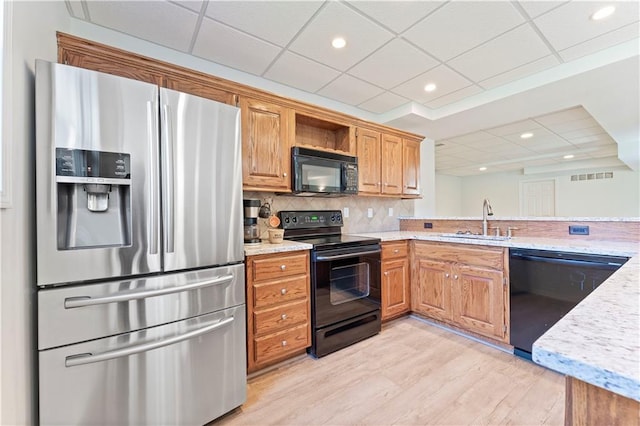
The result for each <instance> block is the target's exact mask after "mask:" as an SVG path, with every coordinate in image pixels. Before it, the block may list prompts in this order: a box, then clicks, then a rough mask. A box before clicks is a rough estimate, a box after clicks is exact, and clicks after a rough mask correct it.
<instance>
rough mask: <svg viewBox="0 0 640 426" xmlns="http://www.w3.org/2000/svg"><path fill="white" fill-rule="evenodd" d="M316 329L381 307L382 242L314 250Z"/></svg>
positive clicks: (314, 312) (313, 292) (313, 322)
mask: <svg viewBox="0 0 640 426" xmlns="http://www.w3.org/2000/svg"><path fill="white" fill-rule="evenodd" d="M311 271H312V274H311V291H312V298H313V303H312V314H313V315H312V325H313V327H314V329H318V328H322V327H325V326H328V325H332V324H335V323H337V322H340V321H344V320H347V319H350V318H353V317H356V316H358V315H362V314H366V313H369V312H372V311H375V310H377V309H380V245H379V244H372V245H367V246H360V247H357V248H354V247H351V248H342V249H340V248H338V249H331V250H324V251H314V252H312V257H311Z"/></svg>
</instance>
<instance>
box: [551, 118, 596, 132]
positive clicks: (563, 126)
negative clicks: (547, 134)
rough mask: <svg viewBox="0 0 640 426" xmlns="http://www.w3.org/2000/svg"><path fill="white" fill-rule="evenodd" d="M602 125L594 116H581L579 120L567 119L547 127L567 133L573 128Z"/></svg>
mask: <svg viewBox="0 0 640 426" xmlns="http://www.w3.org/2000/svg"><path fill="white" fill-rule="evenodd" d="M596 126H600V125H599V124H598V122H597V121H596V120H594V118H593V117H588V118H581V119H579V120H571V121H565V122H562V123H554V124H550V125H548V126H546V127H547V129H549V130H552V131H554V132H556V133H566V132H569V131H571V130H579V129H588V128H590V127H596Z"/></svg>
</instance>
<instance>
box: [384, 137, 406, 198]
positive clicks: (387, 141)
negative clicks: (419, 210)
mask: <svg viewBox="0 0 640 426" xmlns="http://www.w3.org/2000/svg"><path fill="white" fill-rule="evenodd" d="M381 164H382V193H383V194H392V195H400V194H402V138H400V137H398V136H392V135H385V134H383V135H382V162H381Z"/></svg>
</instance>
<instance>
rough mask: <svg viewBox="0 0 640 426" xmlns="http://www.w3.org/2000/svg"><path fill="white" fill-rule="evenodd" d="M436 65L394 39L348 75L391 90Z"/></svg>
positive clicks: (425, 56)
mask: <svg viewBox="0 0 640 426" xmlns="http://www.w3.org/2000/svg"><path fill="white" fill-rule="evenodd" d="M390 64H393V66H389V65H390ZM436 65H438V61H436V60H435V59H433V58H431V57H430V56H428V55H426V54H424V53H423V52H422V51H420V50H419V49H416V48H415V47H413V46H412V45H410V44H409V43H407V42H406V41H404V40H402V39H399V38H396V39H394V40H391V42H389V43H388V44H386V45H385V46H384V47H382V48H381V49H379V50H377V51H376V52H374V53H373V54H372V55H371V56H369V57H367V58H366V59H364V60H363V61H362V62H360V63H359V64H357V65H356V66H354V67H353V68H351V69H350V70H349V74H351V75H353V76H355V77H358V78H360V79H363V80H366V81H369V82H371V83H373V84H376V85H378V86H380V87H382V88H385V89H391V88H392V87H395V86H397V85H398V84H400V83H403V82H405V81H407V80H409V79H410V78H413V77H415V76H416V75H418V74H420V73H423V72H425V71H426V70H428V69H431V68H433V67H435V66H436Z"/></svg>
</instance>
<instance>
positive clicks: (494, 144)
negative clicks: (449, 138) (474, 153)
mask: <svg viewBox="0 0 640 426" xmlns="http://www.w3.org/2000/svg"><path fill="white" fill-rule="evenodd" d="M489 136H491V137H490V138H489V139H482V140H477V141H467V142H465V143H464V145H466V146H469V147H472V148H475V149H480V150H483V149H490V150H491V152H495V151H497V150H496V148H498V147H500V146H502V145H504V144H505V143H507V141H506V140H504V139H502V138H500V137H498V136H492V135H489Z"/></svg>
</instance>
